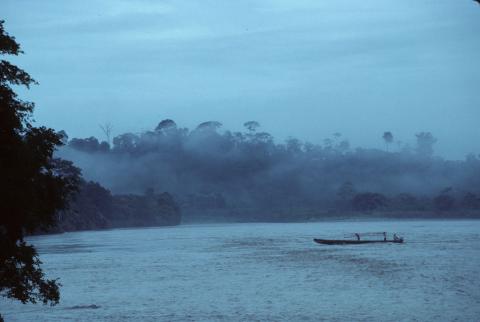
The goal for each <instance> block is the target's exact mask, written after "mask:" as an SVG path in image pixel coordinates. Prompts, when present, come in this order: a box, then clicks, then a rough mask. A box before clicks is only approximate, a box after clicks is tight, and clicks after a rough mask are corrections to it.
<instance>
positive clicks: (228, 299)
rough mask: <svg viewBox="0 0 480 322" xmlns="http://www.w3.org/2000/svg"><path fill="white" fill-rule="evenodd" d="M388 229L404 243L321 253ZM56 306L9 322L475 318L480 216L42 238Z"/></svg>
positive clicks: (478, 311)
mask: <svg viewBox="0 0 480 322" xmlns="http://www.w3.org/2000/svg"><path fill="white" fill-rule="evenodd" d="M371 231H375V232H378V231H390V232H397V233H399V234H400V235H402V236H404V237H405V239H406V243H405V244H371V245H351V246H324V245H318V244H315V243H313V242H312V238H314V237H325V238H330V237H332V238H335V237H341V238H343V236H344V234H346V233H351V232H371ZM29 241H30V242H32V243H33V244H35V245H36V246H37V247H38V249H39V252H40V254H41V259H42V261H43V262H44V264H43V268H44V270H45V271H46V272H47V273H48V276H49V277H50V278H53V277H55V278H57V277H58V278H60V282H61V284H62V285H63V286H62V288H61V291H62V297H61V303H60V304H59V305H57V306H55V307H50V306H43V305H40V304H37V305H32V304H27V305H22V304H19V303H16V302H13V301H9V300H5V299H0V312H1V313H2V314H3V315H4V317H5V320H6V321H7V322H8V321H322V320H325V321H415V320H417V321H454V320H457V321H479V320H480V221H452V220H449V221H358V222H355V221H349V222H347V221H339V222H319V223H300V224H299V223H294V224H293V223H292V224H218V225H184V226H178V227H161V228H144V229H118V230H107V231H87V232H75V233H65V234H60V235H50V236H37V237H33V238H30V239H29Z"/></svg>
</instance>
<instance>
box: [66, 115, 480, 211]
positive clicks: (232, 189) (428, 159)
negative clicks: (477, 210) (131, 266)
mask: <svg viewBox="0 0 480 322" xmlns="http://www.w3.org/2000/svg"><path fill="white" fill-rule="evenodd" d="M244 126H245V129H244V131H241V132H239V131H235V132H232V131H229V130H228V129H223V127H222V124H221V123H220V122H216V121H208V122H204V123H201V124H200V125H198V126H197V127H196V128H194V129H188V128H184V127H179V126H177V124H176V123H175V122H174V121H173V120H170V119H166V120H163V121H161V122H160V123H159V124H158V126H157V127H156V128H154V129H152V130H149V131H145V132H140V133H137V134H134V133H124V134H121V135H118V136H116V137H114V138H113V140H112V142H113V144H112V147H110V145H109V144H108V143H107V142H106V141H103V142H102V141H101V140H100V141H99V140H98V139H97V138H95V137H89V138H84V139H78V138H73V139H70V140H69V141H68V143H67V145H66V146H65V147H64V148H62V149H61V150H60V151H59V152H58V155H59V156H61V157H62V158H65V159H69V160H72V161H74V163H75V164H76V165H77V166H79V167H80V168H81V169H82V171H83V175H84V177H85V178H86V179H88V180H93V181H98V182H100V183H101V184H102V185H104V186H106V187H107V188H108V189H110V190H111V191H112V192H113V193H134V194H143V193H144V192H145V191H147V190H148V189H154V190H155V191H168V192H169V193H172V194H173V195H174V196H175V197H176V198H177V200H178V201H179V202H180V204H181V206H182V207H183V209H184V210H185V211H186V212H187V213H189V211H190V212H197V211H204V212H205V211H207V210H208V209H223V210H229V211H233V210H235V209H236V210H239V211H240V210H241V211H244V212H245V211H247V212H248V211H252V212H257V214H258V213H267V212H270V213H271V212H274V210H280V209H283V210H282V211H284V210H285V209H289V210H291V211H293V209H305V208H309V209H317V210H323V211H332V210H335V209H337V210H341V211H342V210H343V211H345V210H349V209H351V203H352V200H353V199H354V198H355V196H356V195H358V194H362V193H363V194H365V193H372V194H379V195H381V196H382V198H385V201H382V202H380V203H379V204H378V205H374V206H373V208H372V209H375V208H377V206H378V207H380V206H381V207H380V208H382V207H383V208H385V207H392V206H393V207H396V206H398V203H399V202H400V203H402V202H405V200H403V199H405V198H406V196H407V197H408V198H410V199H409V200H408V201H407V203H410V208H411V210H426V209H427V208H428V209H430V208H432V209H433V208H434V206H433V201H432V200H433V199H434V198H435V197H437V196H442V195H448V196H451V198H455V199H456V200H457V201H456V203H457V206H458V207H462V203H463V202H464V199H465V196H466V195H467V194H469V193H473V194H474V195H475V194H479V193H480V191H479V190H478V187H480V175H479V174H480V159H479V155H473V154H472V155H470V156H468V157H467V158H466V159H465V160H464V161H449V160H445V159H443V158H441V157H438V156H436V155H435V153H434V147H435V145H436V143H437V139H436V138H435V137H434V136H433V135H432V134H431V133H429V132H420V133H416V134H415V135H412V136H413V137H414V138H415V139H416V144H415V145H413V146H410V145H407V144H403V143H401V142H399V141H401V140H399V139H397V138H396V137H395V134H394V133H391V132H388V131H387V132H385V133H384V134H383V139H382V136H381V135H378V137H379V139H382V140H384V148H383V149H369V148H351V147H350V143H349V141H348V138H345V137H343V135H342V134H341V133H334V134H332V136H331V137H328V138H325V139H324V142H323V144H312V143H309V142H303V141H301V140H298V139H296V138H293V137H291V138H289V139H287V140H286V141H281V140H275V138H274V137H273V136H272V135H271V134H269V133H267V132H263V131H262V130H261V129H262V128H261V126H260V124H259V123H258V122H256V121H249V122H245V125H244ZM345 189H346V191H345ZM402 198H403V199H402ZM408 198H407V199H408ZM400 199H401V200H400ZM387 200H388V201H387ZM399 200H400V201H399ZM476 202H478V201H476ZM360 208H361V207H360ZM367 208H368V207H367ZM372 209H365V210H372ZM357 210H362V209H357Z"/></svg>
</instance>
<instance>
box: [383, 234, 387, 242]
mask: <svg viewBox="0 0 480 322" xmlns="http://www.w3.org/2000/svg"><path fill="white" fill-rule="evenodd" d="M383 241H387V233H386V232H383Z"/></svg>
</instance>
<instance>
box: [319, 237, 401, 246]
mask: <svg viewBox="0 0 480 322" xmlns="http://www.w3.org/2000/svg"><path fill="white" fill-rule="evenodd" d="M313 241H314V242H316V243H318V244H324V245H358V244H373V243H397V244H402V243H403V238H398V239H388V240H348V239H320V238H314V239H313Z"/></svg>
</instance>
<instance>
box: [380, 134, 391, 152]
mask: <svg viewBox="0 0 480 322" xmlns="http://www.w3.org/2000/svg"><path fill="white" fill-rule="evenodd" d="M382 138H383V141H385V146H386V148H387V152H388V146H389V145H390V144H391V143H392V142H393V134H392V132H388V131H387V132H384V133H383V136H382Z"/></svg>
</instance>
